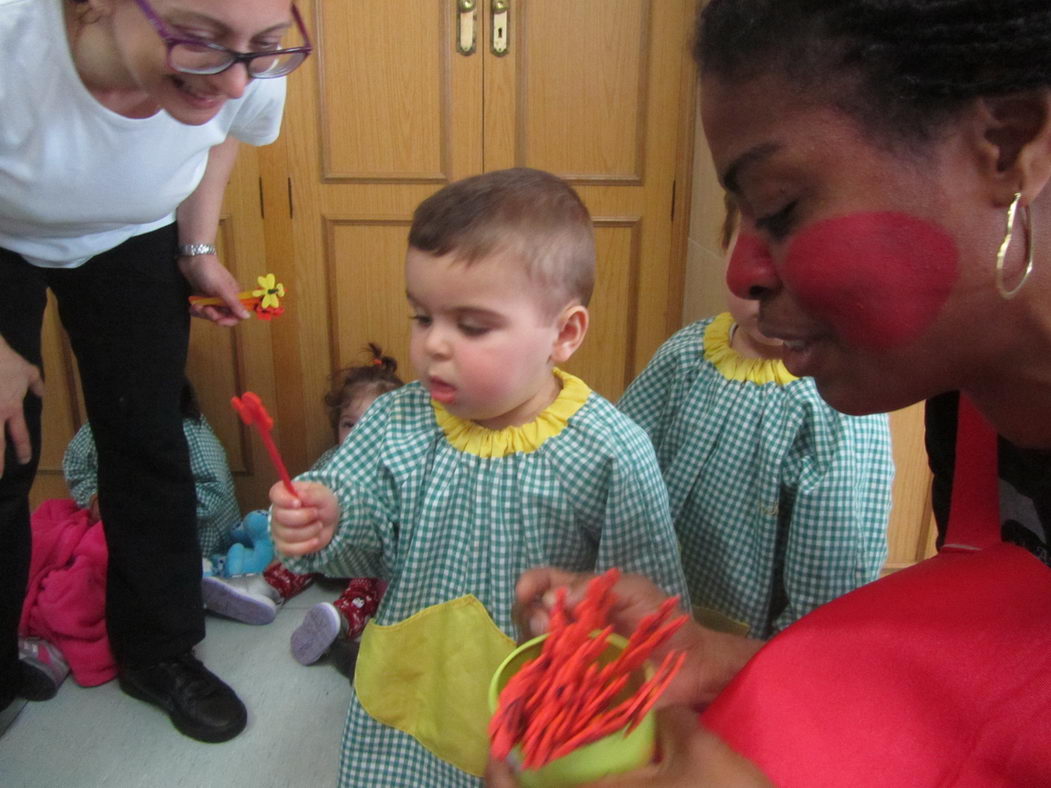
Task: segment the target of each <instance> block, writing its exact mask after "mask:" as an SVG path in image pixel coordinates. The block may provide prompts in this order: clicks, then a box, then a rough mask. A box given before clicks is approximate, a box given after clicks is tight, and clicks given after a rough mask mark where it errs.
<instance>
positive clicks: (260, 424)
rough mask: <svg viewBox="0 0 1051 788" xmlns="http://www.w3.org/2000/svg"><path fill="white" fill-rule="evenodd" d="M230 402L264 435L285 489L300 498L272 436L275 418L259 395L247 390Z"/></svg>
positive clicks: (268, 450) (271, 459)
mask: <svg viewBox="0 0 1051 788" xmlns="http://www.w3.org/2000/svg"><path fill="white" fill-rule="evenodd" d="M230 402H231V404H232V405H233V406H234V410H236V411H237V413H238V415H239V416H240V417H241V421H243V422H244V423H245V424H247V425H249V426H250V427H255V428H256V430H257V431H258V432H259V434H260V436H262V438H263V445H264V446H266V450H267V453H268V454H269V455H270V462H272V463H273V464H274V468H275V469H276V470H277V475H278V476H280V477H281V481H282V482H283V483H284V485H285V489H286V490H288V491H289V492H290V493H292V495H295V496H296V498H298V497H299V495H298V494H297V493H296V488H295V487H293V486H292V477H290V476H289V475H288V469H287V468H285V463H284V462H283V461H282V459H281V454H280V452H278V450H277V446H276V445H274V439H273V438H271V437H270V430H272V429H273V427H274V420H273V419H272V418H270V414H269V413H267V412H266V408H265V407H263V401H262V400H261V399H259V395H258V394H256V393H255V392H252V391H246V392H245V393H244V394H242V395H241V396H240V397H231V398H230Z"/></svg>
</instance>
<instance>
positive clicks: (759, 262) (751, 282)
mask: <svg viewBox="0 0 1051 788" xmlns="http://www.w3.org/2000/svg"><path fill="white" fill-rule="evenodd" d="M726 284H727V285H728V286H729V287H730V292H732V293H733V294H734V295H736V296H737V297H738V298H759V297H760V296H762V295H764V294H765V293H767V292H768V291H771V290H776V289H778V288H780V287H781V280H780V279H779V278H778V276H777V270H776V269H775V267H774V259H773V257H772V256H771V254H770V247H768V246H767V245H766V244H765V243H764V242H763V240H762V239H761V238H759V236H756V235H752V234H750V233H741V234H740V235H739V236H738V237H737V243H736V244H734V248H733V251H732V252H731V254H730V264H729V266H728V267H727V269H726Z"/></svg>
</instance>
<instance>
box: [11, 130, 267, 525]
mask: <svg viewBox="0 0 1051 788" xmlns="http://www.w3.org/2000/svg"><path fill="white" fill-rule="evenodd" d="M258 158H259V154H258V151H257V149H255V148H252V147H250V146H242V149H241V154H240V157H239V161H238V165H237V168H236V169H235V171H234V174H233V176H232V178H231V182H230V187H229V188H228V190H227V193H226V199H225V201H224V207H223V215H222V218H221V221H220V227H219V237H218V239H217V246H218V247H219V255H220V259H222V260H223V262H224V263H225V264H226V266H227V267H228V268H229V269H230V270H231V271H232V272H233V273H234V275H235V276H236V277H237V278H238V280H239V281H240V282H241V283H242V285H243V286H244V287H246V288H248V287H251V286H253V285H255V277H256V276H258V275H259V274H263V273H266V272H267V271H266V265H267V263H266V250H265V246H264V239H263V222H262V215H261V207H260V179H259V164H258ZM270 325H271V324H270V323H266V322H264V321H261V320H258V319H255V318H252V319H250V320H248V321H246V322H244V323H242V324H241V325H240V326H239V327H237V328H236V329H232V330H231V329H228V328H221V327H219V326H215V325H213V324H211V323H207V322H205V321H203V320H194V321H192V328H191V334H190V353H189V361H188V364H187V374H188V375H189V378H190V380H191V381H192V382H193V383H194V386H195V388H196V390H197V393H198V398H199V399H200V402H201V410H202V411H203V412H204V414H205V416H206V417H207V418H208V421H209V422H210V423H211V425H212V427H213V428H214V429H215V432H216V434H217V435H218V436H219V439H220V440H221V441H222V444H223V446H224V447H225V449H226V453H227V458H228V460H229V463H230V469H231V471H232V472H233V474H234V482H235V484H236V486H237V492H238V498H239V501H240V504H241V508H242V510H245V511H246V510H248V509H254V508H261V507H265V506H267V505H268V503H267V497H266V491H267V490H268V489H269V488H270V485H271V484H272V483H273V479H274V474H273V471H272V470H271V469H270V467H269V465H268V460H267V458H266V451H265V450H264V449H263V448H262V446H261V445H260V444H259V441H258V439H257V438H256V437H255V436H254V435H251V434H250V433H249V432H248V430H247V428H246V427H245V426H244V425H243V424H241V423H240V421H239V419H238V418H237V416H236V414H234V412H233V409H232V408H231V406H230V397H232V396H233V395H234V394H240V393H241V392H243V391H245V390H253V391H256V392H257V393H258V394H259V395H260V396H261V397H263V398H264V400H266V401H273V400H274V399H275V392H274V371H273V356H274V354H273V350H272V348H271V344H270ZM42 341H43V347H44V369H45V371H46V375H47V383H46V393H45V396H44V414H43V449H42V451H41V458H40V470H39V472H38V474H37V479H36V481H35V483H34V485H33V489H32V491H31V493H30V503H31V505H32V506H33V507H35V506H37V505H38V504H39V503H40V501H42V500H45V499H47V498H66V497H69V492H68V489H67V487H66V483H65V479H64V478H63V475H62V456H63V454H64V453H65V449H66V446H67V445H68V443H69V441H70V439H71V438H72V437H73V435H74V434H75V433H76V431H77V430H78V429H79V428H80V426H81V425H82V424H83V423H84V421H85V418H86V415H85V412H84V407H83V401H82V398H81V396H80V387H79V381H78V379H77V372H76V361H75V359H74V358H73V354H72V351H71V349H70V347H69V342H68V340H67V339H66V337H65V333H64V331H63V330H62V325H61V323H60V321H59V319H58V310H57V309H56V308H55V305H54V304H53V303H49V305H48V309H47V313H46V314H45V321H44V331H43V337H42Z"/></svg>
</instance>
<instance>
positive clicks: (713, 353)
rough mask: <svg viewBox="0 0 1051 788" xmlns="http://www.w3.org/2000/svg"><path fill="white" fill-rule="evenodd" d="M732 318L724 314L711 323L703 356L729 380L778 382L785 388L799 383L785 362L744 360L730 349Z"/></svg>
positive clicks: (728, 314)
mask: <svg viewBox="0 0 1051 788" xmlns="http://www.w3.org/2000/svg"><path fill="white" fill-rule="evenodd" d="M733 327H734V319H733V316H732V315H731V314H730V313H729V312H723V313H722V314H721V315H719V316H717V317H716V318H714V319H713V320H712V322H711V323H709V324H708V328H706V329H705V331H704V357H705V358H706V359H707V360H708V361H710V362H711V363H712V365H713V366H714V367H715V368H716V369H717V370H719V373H720V374H721V375H722V376H723V377H724V378H726V379H727V380H742V381H748V382H751V383H758V384H760V385H762V384H764V383H776V384H777V385H779V386H783V385H785V384H786V383H791V382H792V381H793V380H798V378H796V376H795V375H793V374H792V373H791V372H789V371H788V369H787V368H786V367H785V365H784V362H783V361H781V360H780V359H776V358H745V357H744V356H742V355H741V354H740V353H738V352H737V351H736V350H734V349H733V348H732V347H730V332H731V331H732V330H733Z"/></svg>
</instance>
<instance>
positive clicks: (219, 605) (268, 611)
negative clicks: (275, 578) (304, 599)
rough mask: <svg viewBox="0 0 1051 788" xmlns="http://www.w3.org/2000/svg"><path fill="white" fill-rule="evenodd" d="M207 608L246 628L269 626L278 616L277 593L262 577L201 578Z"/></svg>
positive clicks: (202, 593)
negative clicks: (256, 625)
mask: <svg viewBox="0 0 1051 788" xmlns="http://www.w3.org/2000/svg"><path fill="white" fill-rule="evenodd" d="M201 596H202V597H203V598H204V606H205V608H206V609H208V610H210V611H212V612H213V613H218V614H219V615H221V616H226V617H227V618H232V619H234V620H235V621H241V622H243V623H245V624H269V623H270V622H271V621H273V620H274V618H275V617H276V616H277V604H276V602H275V597H276V598H277V599H280V598H281V597H280V596H279V595H278V593H277V591H275V590H274V589H273V588H271V587H270V584H269V583H267V582H266V580H264V579H263V576H262V575H260V574H250V575H238V576H236V577H202V578H201Z"/></svg>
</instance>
